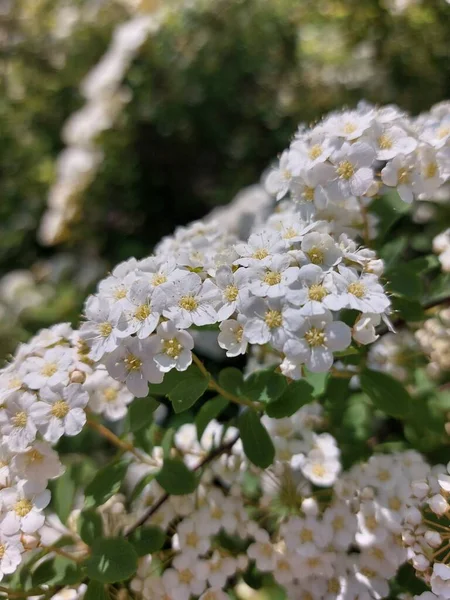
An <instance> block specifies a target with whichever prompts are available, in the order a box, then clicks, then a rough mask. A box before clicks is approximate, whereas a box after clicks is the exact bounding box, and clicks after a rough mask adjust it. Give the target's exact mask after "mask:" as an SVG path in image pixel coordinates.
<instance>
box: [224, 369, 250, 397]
mask: <svg viewBox="0 0 450 600" xmlns="http://www.w3.org/2000/svg"><path fill="white" fill-rule="evenodd" d="M219 385H220V386H221V387H223V389H224V390H226V391H227V392H230V393H231V394H234V395H235V396H242V395H243V393H244V392H243V390H244V377H243V375H242V371H240V370H239V369H236V368H235V367H227V368H226V369H222V371H220V373H219Z"/></svg>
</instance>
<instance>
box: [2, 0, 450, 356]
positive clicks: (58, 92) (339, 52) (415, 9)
mask: <svg viewBox="0 0 450 600" xmlns="http://www.w3.org/2000/svg"><path fill="white" fill-rule="evenodd" d="M449 39H450V5H449V4H448V2H447V1H446V0H187V1H185V2H181V1H175V0H172V2H171V1H170V0H164V4H163V3H160V2H158V1H157V0H0V53H1V54H0V85H1V90H0V359H3V358H4V357H6V356H7V355H8V353H9V352H11V351H12V350H13V349H14V347H15V346H16V344H17V342H18V340H25V339H27V337H29V335H31V334H32V333H33V332H35V331H36V330H37V329H39V328H41V327H43V326H47V325H49V324H52V323H55V322H57V321H65V320H68V321H72V322H73V323H77V321H78V318H79V312H80V309H81V306H82V302H83V300H84V298H85V296H86V294H87V293H88V292H89V291H90V290H91V289H92V288H93V287H94V285H95V282H96V281H97V279H98V278H99V277H101V276H103V275H104V274H105V272H106V271H107V270H108V269H110V268H111V267H112V266H114V265H115V264H116V263H117V262H119V261H121V260H123V259H126V258H128V257H130V256H136V257H143V256H145V255H147V254H149V253H150V252H151V250H152V247H153V246H154V245H155V243H157V242H158V241H159V240H160V238H161V237H162V236H163V235H166V234H169V233H171V232H172V231H173V229H174V228H175V226H177V225H182V224H186V223H188V222H189V221H192V220H194V219H197V218H201V217H203V216H204V215H205V214H206V213H208V212H209V211H210V210H211V209H212V208H214V207H215V206H217V205H220V204H224V203H227V202H229V201H230V200H232V199H233V197H235V195H236V194H237V193H238V192H239V190H241V189H242V188H244V187H246V186H249V185H251V184H253V183H256V182H258V181H259V178H260V176H261V173H262V172H263V171H264V169H265V168H267V166H268V165H269V164H270V162H271V160H273V159H274V158H275V157H276V155H277V153H278V152H280V151H281V150H282V149H283V148H284V147H285V146H286V145H287V143H288V141H289V139H290V137H291V136H292V135H293V134H294V132H295V130H296V129H297V126H298V124H299V123H301V122H305V123H311V122H313V121H314V120H316V119H318V118H319V117H320V116H321V115H322V114H323V113H325V112H327V111H330V110H333V109H335V108H338V107H342V106H344V105H348V106H353V105H355V104H356V103H357V102H358V101H359V100H361V99H366V100H369V101H372V102H375V103H390V102H395V103H396V104H398V105H400V106H401V107H402V108H404V109H407V110H408V111H410V112H412V113H413V114H417V113H419V112H420V111H421V110H426V109H428V108H429V107H430V106H431V105H432V104H433V103H436V102H438V101H441V100H443V99H446V98H449V97H450V60H449V59H450V56H449V48H450V45H449V41H448V40H449Z"/></svg>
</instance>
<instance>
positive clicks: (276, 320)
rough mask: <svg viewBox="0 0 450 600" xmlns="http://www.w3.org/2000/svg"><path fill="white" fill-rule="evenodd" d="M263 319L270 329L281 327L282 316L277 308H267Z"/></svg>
mask: <svg viewBox="0 0 450 600" xmlns="http://www.w3.org/2000/svg"><path fill="white" fill-rule="evenodd" d="M264 321H265V323H266V325H267V327H269V328H270V329H275V328H276V327H281V325H282V323H283V317H282V315H281V312H280V311H279V310H273V309H271V310H268V311H267V312H266V314H265V315H264Z"/></svg>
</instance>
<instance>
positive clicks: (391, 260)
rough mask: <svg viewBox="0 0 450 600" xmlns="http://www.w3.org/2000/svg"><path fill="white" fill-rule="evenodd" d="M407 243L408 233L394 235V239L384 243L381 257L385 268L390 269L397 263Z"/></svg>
mask: <svg viewBox="0 0 450 600" xmlns="http://www.w3.org/2000/svg"><path fill="white" fill-rule="evenodd" d="M407 245H408V238H407V236H406V235H404V236H401V237H394V239H392V240H390V241H389V242H386V243H385V244H383V247H382V248H381V250H380V257H381V258H382V259H383V260H384V268H385V270H388V269H390V268H391V267H392V265H395V263H396V262H397V261H398V260H399V258H400V255H401V254H402V252H403V251H404V250H405V248H406V246H407Z"/></svg>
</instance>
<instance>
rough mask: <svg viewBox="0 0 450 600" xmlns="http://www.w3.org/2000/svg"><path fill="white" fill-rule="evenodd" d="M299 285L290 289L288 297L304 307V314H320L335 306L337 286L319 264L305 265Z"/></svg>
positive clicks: (300, 274) (295, 303) (301, 270)
mask: <svg viewBox="0 0 450 600" xmlns="http://www.w3.org/2000/svg"><path fill="white" fill-rule="evenodd" d="M298 282H299V284H300V285H301V287H300V288H298V289H297V285H298V284H297V285H296V286H295V287H293V289H290V290H289V291H288V292H287V294H286V298H287V300H288V301H289V302H291V304H294V305H295V306H301V307H302V310H301V312H302V314H304V315H305V316H308V315H320V314H323V313H324V312H326V311H327V309H329V308H333V307H334V306H335V301H334V300H335V298H334V297H335V296H336V295H337V288H336V286H335V285H334V283H333V280H332V278H331V277H330V276H329V275H326V274H325V273H324V271H323V270H322V269H321V268H320V267H319V265H314V264H309V265H304V266H303V267H302V268H301V269H300V271H299V273H298Z"/></svg>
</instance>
